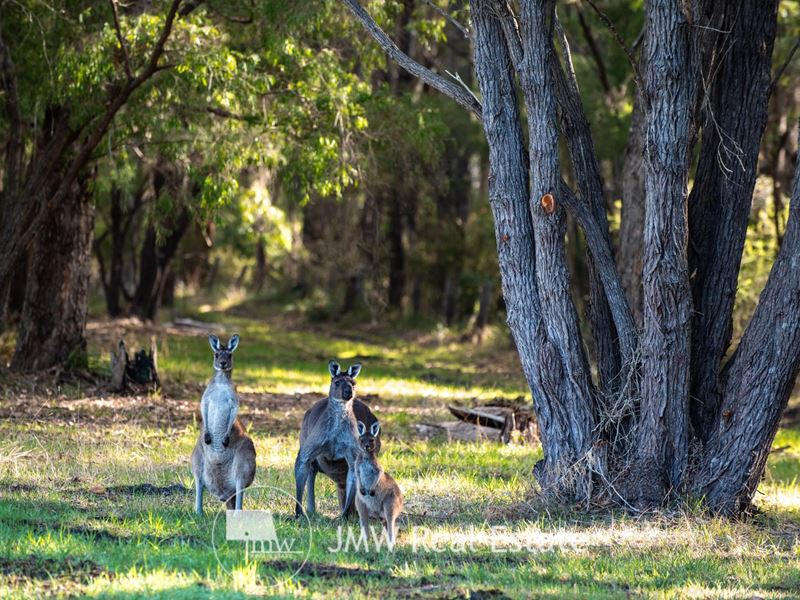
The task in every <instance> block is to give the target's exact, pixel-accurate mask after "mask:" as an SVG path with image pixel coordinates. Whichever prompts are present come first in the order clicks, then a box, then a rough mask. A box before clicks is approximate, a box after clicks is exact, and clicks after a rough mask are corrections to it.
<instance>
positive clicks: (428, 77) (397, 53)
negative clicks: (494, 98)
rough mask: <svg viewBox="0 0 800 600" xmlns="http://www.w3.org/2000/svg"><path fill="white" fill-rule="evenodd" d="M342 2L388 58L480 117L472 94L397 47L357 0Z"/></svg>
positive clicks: (476, 102) (478, 105)
mask: <svg viewBox="0 0 800 600" xmlns="http://www.w3.org/2000/svg"><path fill="white" fill-rule="evenodd" d="M342 3H343V4H344V5H345V6H347V8H348V9H350V12H351V13H353V16H355V18H356V19H357V20H358V21H359V22H360V23H361V25H362V26H363V27H364V29H366V31H367V33H369V34H370V35H371V36H372V38H373V39H374V40H375V41H376V42H378V45H379V46H380V47H381V48H383V50H384V52H386V53H387V54H388V55H389V58H391V59H392V60H394V61H395V62H396V63H397V64H398V65H400V66H401V67H402V68H403V69H405V70H406V71H408V72H409V73H410V74H411V75H413V76H414V77H417V78H418V79H420V80H421V81H422V82H424V83H426V84H428V85H429V86H431V87H432V88H434V89H436V90H439V91H440V92H441V93H443V94H444V95H445V96H447V97H448V98H450V99H451V100H454V101H455V102H457V103H458V104H460V105H461V106H463V107H464V108H466V109H467V110H468V111H470V112H471V113H473V114H475V115H476V116H477V117H478V118H481V113H482V107H481V104H480V102H478V101H477V100H476V99H475V95H474V94H472V93H471V92H467V91H466V90H464V89H463V88H462V87H461V86H459V85H456V84H454V83H452V82H450V81H448V80H447V79H445V78H444V77H442V76H441V75H437V74H436V73H434V72H433V71H431V70H430V69H427V68H425V67H423V66H422V65H421V64H419V63H418V62H417V61H415V60H414V59H412V58H411V57H410V56H408V55H407V54H405V53H404V52H402V51H401V50H400V48H398V47H397V44H395V43H394V42H393V41H392V40H391V38H390V37H389V36H388V35H386V32H384V31H383V30H382V29H381V28H380V27H379V26H378V24H377V23H376V22H375V20H374V19H373V18H372V17H371V16H370V14H369V13H368V12H367V11H366V10H364V7H363V6H361V4H360V2H359V1H358V0H342Z"/></svg>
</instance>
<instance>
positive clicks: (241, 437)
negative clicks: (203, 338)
mask: <svg viewBox="0 0 800 600" xmlns="http://www.w3.org/2000/svg"><path fill="white" fill-rule="evenodd" d="M208 341H209V343H210V344H211V349H212V350H213V351H214V371H215V373H214V376H213V377H212V378H211V380H210V381H209V382H208V385H207V386H206V390H205V392H203V399H202V400H201V401H200V413H201V415H202V417H203V427H202V429H201V431H200V437H199V438H198V440H197V444H195V447H194V451H193V452H192V474H193V475H194V483H195V504H194V509H195V512H197V514H203V490H204V489H206V488H208V491H209V492H211V493H212V494H214V495H215V496H216V497H217V498H219V499H220V500H222V501H223V502H225V501H227V507H228V508H229V509H236V510H241V509H242V500H243V496H244V489H245V488H247V487H249V486H250V484H251V483H253V478H254V477H255V474H256V449H255V446H254V445H253V440H251V439H250V438H249V437H248V435H247V432H246V431H245V428H244V426H243V425H242V423H241V421H239V418H238V417H237V414H238V412H239V397H238V396H237V395H236V389H235V388H234V386H233V382H232V381H231V372H232V371H233V351H234V350H236V348H237V346H238V345H239V336H238V335H234V336H233V337H232V338H231V339H230V340H228V345H227V346H223V345H222V344H220V341H219V338H218V337H217V336H215V335H210V336H208Z"/></svg>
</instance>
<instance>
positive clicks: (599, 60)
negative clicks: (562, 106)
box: [578, 9, 611, 94]
mask: <svg viewBox="0 0 800 600" xmlns="http://www.w3.org/2000/svg"><path fill="white" fill-rule="evenodd" d="M578 23H579V24H580V26H581V31H582V32H583V37H584V38H585V39H586V43H587V44H588V45H589V53H590V54H591V55H592V58H593V59H594V62H595V64H596V65H597V77H598V78H599V79H600V85H602V86H603V91H605V93H606V94H608V93H610V92H611V84H610V83H609V81H608V72H607V70H606V63H605V61H603V55H602V54H601V53H600V49H599V48H598V47H597V42H596V41H595V39H594V36H593V35H592V30H591V28H590V27H589V24H588V23H587V22H586V19H585V18H584V16H583V11H582V10H580V9H578Z"/></svg>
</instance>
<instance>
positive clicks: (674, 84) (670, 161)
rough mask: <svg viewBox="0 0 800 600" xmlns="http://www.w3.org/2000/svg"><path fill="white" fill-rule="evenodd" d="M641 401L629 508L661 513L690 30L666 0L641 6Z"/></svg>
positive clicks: (671, 420) (680, 296) (672, 402)
mask: <svg viewBox="0 0 800 600" xmlns="http://www.w3.org/2000/svg"><path fill="white" fill-rule="evenodd" d="M646 10H647V22H646V27H647V35H648V39H647V43H646V53H647V59H646V65H647V69H646V91H645V93H646V97H647V98H648V100H649V102H650V106H649V111H648V115H647V141H646V146H645V148H646V154H645V231H644V279H643V290H644V298H643V299H644V333H643V337H642V386H641V391H642V399H641V412H640V421H639V432H638V446H637V448H636V464H635V468H634V470H633V474H634V479H633V481H632V483H633V485H634V488H633V489H631V492H632V497H633V499H634V500H635V501H636V502H637V503H638V504H640V505H645V506H653V505H658V504H660V503H661V502H662V501H663V499H664V497H665V495H666V493H668V492H669V491H670V490H677V489H678V488H679V487H680V485H681V483H682V481H683V475H684V471H685V469H686V464H687V459H688V441H689V428H688V419H687V409H688V406H689V404H688V403H689V325H690V323H689V319H690V318H691V310H692V299H691V293H690V289H689V270H688V262H687V256H686V240H687V227H688V226H687V222H686V200H687V180H688V168H689V135H690V125H691V108H692V106H693V103H694V79H693V77H692V68H691V65H692V62H691V61H692V57H691V56H690V47H691V43H690V36H691V27H690V25H689V23H688V22H687V16H686V15H684V13H683V12H682V10H681V6H680V4H679V3H678V2H676V1H674V0H651V2H649V3H648V4H647V7H646Z"/></svg>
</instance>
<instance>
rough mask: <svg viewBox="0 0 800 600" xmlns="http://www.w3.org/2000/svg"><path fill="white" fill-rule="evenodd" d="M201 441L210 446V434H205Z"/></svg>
mask: <svg viewBox="0 0 800 600" xmlns="http://www.w3.org/2000/svg"><path fill="white" fill-rule="evenodd" d="M203 441H204V442H205V443H206V444H210V443H211V434H210V433H208V432H206V434H205V435H204V436H203Z"/></svg>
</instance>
